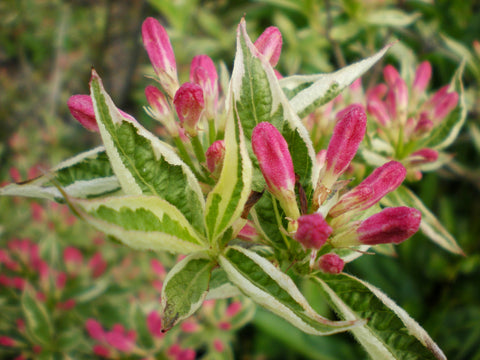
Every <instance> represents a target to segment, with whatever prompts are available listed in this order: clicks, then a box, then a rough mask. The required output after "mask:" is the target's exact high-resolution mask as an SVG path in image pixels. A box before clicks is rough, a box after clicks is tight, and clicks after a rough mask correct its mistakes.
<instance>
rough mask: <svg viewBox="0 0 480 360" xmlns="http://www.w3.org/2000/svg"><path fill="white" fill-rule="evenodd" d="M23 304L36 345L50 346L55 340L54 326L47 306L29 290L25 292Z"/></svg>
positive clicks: (30, 332)
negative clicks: (53, 339)
mask: <svg viewBox="0 0 480 360" xmlns="http://www.w3.org/2000/svg"><path fill="white" fill-rule="evenodd" d="M21 303H22V309H23V313H24V315H25V320H26V323H27V331H28V334H29V335H30V336H31V337H32V338H33V340H34V341H35V342H36V343H38V344H40V345H49V344H50V343H51V341H52V338H53V325H52V320H51V319H50V316H49V314H48V312H47V309H46V308H45V304H43V303H42V302H40V301H38V300H37V299H35V297H34V296H33V294H32V293H31V291H29V290H26V291H24V292H23V294H22V298H21Z"/></svg>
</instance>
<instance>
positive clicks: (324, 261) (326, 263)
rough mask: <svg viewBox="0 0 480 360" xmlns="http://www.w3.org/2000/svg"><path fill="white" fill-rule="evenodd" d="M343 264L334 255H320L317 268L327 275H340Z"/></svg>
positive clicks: (340, 259) (341, 260) (339, 258)
mask: <svg viewBox="0 0 480 360" xmlns="http://www.w3.org/2000/svg"><path fill="white" fill-rule="evenodd" d="M344 266H345V262H344V261H343V259H342V258H341V257H340V256H338V255H337V254H335V253H329V254H325V255H322V256H321V257H320V259H319V260H318V267H319V268H320V270H322V271H323V272H325V273H327V274H340V273H341V272H342V271H343V267H344Z"/></svg>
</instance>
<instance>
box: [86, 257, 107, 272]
mask: <svg viewBox="0 0 480 360" xmlns="http://www.w3.org/2000/svg"><path fill="white" fill-rule="evenodd" d="M88 267H89V268H90V270H91V272H92V276H93V277H94V278H97V277H99V276H100V275H102V274H103V273H104V272H105V270H106V268H107V263H106V262H105V260H103V257H102V254H101V253H99V252H97V253H96V254H95V255H93V256H92V258H91V259H90V261H89V262H88Z"/></svg>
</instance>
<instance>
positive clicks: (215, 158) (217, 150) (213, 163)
mask: <svg viewBox="0 0 480 360" xmlns="http://www.w3.org/2000/svg"><path fill="white" fill-rule="evenodd" d="M205 157H206V158H207V168H208V170H209V171H210V172H211V173H212V174H214V175H219V174H220V171H222V167H223V159H224V157H225V141H224V140H217V141H215V142H213V144H212V145H210V147H209V148H208V149H207V152H206V153H205Z"/></svg>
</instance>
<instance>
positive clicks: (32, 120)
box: [0, 0, 480, 360]
mask: <svg viewBox="0 0 480 360" xmlns="http://www.w3.org/2000/svg"><path fill="white" fill-rule="evenodd" d="M244 15H246V20H247V25H248V31H249V34H250V36H251V37H252V38H256V36H258V35H259V34H260V33H261V32H262V31H263V30H264V29H265V28H266V27H268V26H271V25H275V26H277V27H278V28H279V29H280V30H281V32H282V35H283V41H284V47H283V50H282V56H281V58H280V62H279V65H278V66H277V69H278V70H279V71H280V72H281V73H282V74H284V75H291V74H297V73H299V74H302V73H303V74H309V73H319V72H330V71H333V70H335V69H338V68H340V67H342V66H344V65H346V64H350V63H352V62H355V61H357V60H359V59H361V58H363V57H366V56H368V55H371V54H373V53H374V52H375V51H378V50H379V49H380V48H381V47H382V46H383V45H385V44H386V43H388V42H391V41H392V40H394V39H397V40H398V43H397V44H396V45H395V46H394V48H393V49H392V50H391V51H390V52H389V53H388V54H387V56H386V57H385V58H384V59H383V60H382V63H380V64H378V65H377V66H376V67H375V68H373V69H372V70H371V71H369V72H368V74H367V75H365V76H364V77H363V79H362V80H363V83H364V85H365V86H367V85H368V84H375V83H376V82H378V81H381V76H382V68H383V66H385V64H387V63H390V64H393V65H395V66H396V67H398V68H401V67H402V66H403V67H407V66H409V65H411V64H415V63H418V62H421V61H423V60H428V61H430V62H431V64H432V66H433V80H432V84H431V87H432V88H434V89H436V88H439V87H440V86H442V85H444V84H447V83H448V82H449V81H450V79H451V77H452V76H453V74H454V72H455V70H456V69H457V67H458V66H459V64H460V62H461V61H462V60H463V61H465V62H466V70H465V73H464V78H463V81H464V86H465V89H466V100H467V106H468V111H469V112H468V117H467V122H466V124H465V126H464V128H463V130H462V132H461V133H460V136H459V137H458V139H457V140H456V142H455V143H454V144H453V145H452V146H451V147H450V148H449V152H450V153H452V154H454V158H453V161H452V162H451V163H450V164H448V165H447V166H445V167H444V168H443V169H441V170H440V171H438V172H435V173H428V174H425V175H424V177H423V179H422V180H421V181H419V182H418V183H414V184H412V185H411V188H413V190H414V191H415V192H416V193H417V195H418V196H419V197H420V198H421V199H422V200H423V201H424V203H425V204H426V205H427V206H428V207H429V208H430V209H431V210H432V211H433V212H434V213H435V214H436V215H437V217H438V218H439V219H440V221H441V222H442V223H443V225H444V226H445V227H446V228H447V229H448V230H449V231H450V232H451V234H452V235H453V236H454V237H455V238H456V239H457V241H458V243H459V245H460V246H461V247H462V249H463V250H464V252H465V254H466V256H458V255H452V254H449V253H447V252H446V251H445V250H443V249H441V248H440V247H438V246H436V245H434V244H433V243H432V242H430V241H429V240H428V239H427V238H426V237H425V236H423V235H422V234H417V235H415V236H414V237H413V238H412V239H410V240H408V241H406V242H405V243H403V244H401V245H400V246H398V248H397V250H398V254H397V255H398V256H397V257H393V258H392V257H387V256H383V255H376V256H363V257H361V258H360V259H359V260H357V261H355V262H354V263H351V264H349V265H348V266H347V268H346V271H348V272H351V273H353V274H356V275H358V276H360V277H362V278H364V279H366V280H367V281H369V282H371V283H373V284H374V285H376V286H378V287H379V288H381V289H383V290H384V291H385V292H386V293H387V294H388V295H389V296H390V297H391V298H392V299H394V300H395V301H396V302H397V303H398V304H399V305H400V306H402V307H403V308H405V309H406V310H407V311H408V312H409V314H410V315H411V316H412V317H413V318H415V319H416V320H417V321H418V322H419V323H420V324H421V325H422V326H423V327H424V328H425V329H426V330H427V331H428V332H429V333H430V334H431V336H432V337H433V339H434V340H435V341H436V342H437V343H438V344H439V345H440V347H441V348H442V349H443V350H444V352H445V353H446V355H447V357H448V358H449V359H465V360H475V359H480V221H479V219H480V43H478V42H477V41H480V4H479V3H478V2H475V1H473V0H472V1H449V0H439V1H433V0H431V1H429V0H424V1H421V0H417V1H414V0H410V1H409V0H397V1H393V0H392V1H389V0H368V1H361V0H325V1H320V0H317V1H315V0H258V1H226V0H219V1H208V0H205V1H199V0H183V1H175V0H149V1H146V0H132V1H127V0H123V1H114V0H96V1H91V0H69V1H67V0H64V1H61V0H2V1H1V2H0V24H1V26H0V182H11V181H21V180H26V179H28V178H31V177H33V176H36V175H39V174H41V173H42V171H44V170H46V169H49V168H50V167H52V166H54V165H55V164H57V163H58V162H60V161H61V160H63V159H65V158H67V157H69V156H72V155H74V154H76V153H78V152H81V151H85V150H88V149H90V148H92V147H94V146H95V145H99V144H100V139H99V137H98V136H97V135H96V134H93V133H90V132H87V131H86V130H85V129H84V128H82V127H81V126H80V125H79V124H78V123H77V122H76V121H75V120H74V119H73V117H72V116H71V115H70V114H69V111H68V108H67V105H66V102H67V100H68V98H69V96H71V95H73V94H87V93H88V81H89V75H90V69H91V67H92V66H94V67H95V69H96V70H97V71H98V73H99V74H100V75H101V76H102V78H103V81H104V84H105V87H106V89H107V91H108V92H109V93H110V94H111V96H112V98H113V99H114V101H115V103H116V104H117V106H118V107H119V108H121V109H122V110H124V111H126V112H128V113H130V114H132V115H133V116H135V117H136V118H137V119H139V121H140V122H142V123H143V124H144V125H145V126H146V127H147V128H150V129H152V130H155V126H156V124H154V123H153V121H152V120H150V119H149V118H148V117H147V116H146V115H145V113H144V111H143V109H142V107H143V106H145V105H146V100H145V98H144V92H143V91H144V88H145V86H146V85H148V84H149V83H150V81H151V80H149V79H148V77H147V76H146V75H149V74H152V69H151V68H150V65H149V62H148V58H147V56H146V53H145V51H144V49H143V46H142V44H141V36H140V28H141V24H142V21H143V20H144V18H145V17H147V16H153V17H156V18H157V19H159V20H160V21H161V22H162V24H163V25H164V26H165V27H166V28H167V31H168V33H169V35H170V37H171V41H172V45H173V48H174V51H175V56H176V59H177V64H178V67H179V73H180V77H181V80H183V81H185V80H186V79H187V76H188V68H189V64H190V61H191V59H192V58H193V56H195V55H198V54H208V55H209V56H210V57H212V59H213V60H214V61H215V62H216V63H218V62H221V61H222V62H224V64H225V65H226V67H227V68H229V69H231V67H232V64H233V56H234V49H235V46H234V44H235V29H236V26H237V24H238V22H239V20H240V19H241V17H242V16H244ZM15 239H29V241H31V243H35V244H38V245H39V247H40V252H41V254H42V256H43V257H44V258H45V261H46V262H47V263H48V264H49V266H50V268H54V267H55V266H57V265H58V266H60V267H62V266H67V264H63V265H62V264H60V263H61V258H62V254H64V250H65V248H67V247H70V246H75V247H77V248H78V249H80V250H81V251H82V253H83V256H84V259H85V266H87V260H86V259H91V258H93V257H94V256H95V255H96V254H100V255H101V257H102V259H103V261H104V262H105V269H106V270H104V272H105V273H106V275H105V276H103V277H101V280H102V281H104V282H106V283H107V285H105V287H104V288H102V289H98V286H96V285H95V284H96V283H97V280H95V277H94V276H93V275H92V274H93V273H92V274H90V275H89V276H90V278H88V276H87V277H86V278H85V279H84V282H85V284H84V285H85V286H84V288H82V289H81V290H82V291H87V290H86V289H87V288H88V286H90V287H92V288H94V289H95V291H97V292H96V293H95V296H93V295H92V297H91V298H88V301H85V302H84V303H83V304H81V303H80V302H78V301H77V304H76V306H75V311H74V313H73V314H72V313H71V312H70V313H69V315H65V314H64V313H62V312H58V313H52V314H53V315H51V316H50V317H51V319H50V320H49V321H50V325H51V326H52V331H53V334H54V335H53V338H55V341H53V342H52V344H53V345H49V346H50V347H48V346H43V348H42V347H40V349H39V348H37V349H36V350H35V348H34V347H35V343H34V342H28V341H25V347H24V350H25V354H33V355H31V356H33V358H37V357H38V358H41V357H42V358H43V357H44V358H50V357H48V356H53V355H52V354H56V355H55V356H57V355H58V356H59V358H60V357H64V358H71V359H77V358H83V357H86V358H90V357H88V351H87V350H86V349H90V348H91V347H92V342H91V339H90V338H89V337H88V334H87V332H86V330H85V329H84V328H83V322H84V320H85V319H86V318H87V317H92V316H93V317H95V316H97V318H98V319H102V323H103V324H106V325H105V326H111V324H114V323H117V322H120V323H121V322H124V325H125V326H128V321H129V320H128V319H126V315H125V314H126V310H125V309H126V307H129V306H131V304H132V299H139V298H140V299H141V298H142V293H143V292H147V290H146V288H149V287H151V285H152V281H153V280H152V275H151V273H149V271H150V268H149V267H148V264H150V261H151V260H152V259H153V258H155V255H154V254H140V253H136V252H133V251H131V250H129V249H125V248H123V247H120V246H117V245H116V244H114V243H112V242H110V241H107V240H106V239H103V238H102V237H101V236H100V235H99V234H97V233H96V232H95V231H93V230H91V229H88V228H86V226H85V225H84V224H81V223H80V222H79V221H77V220H75V218H72V216H71V215H70V214H69V213H68V210H67V209H66V208H65V207H63V206H56V205H52V204H51V203H48V202H43V201H38V200H24V199H12V198H1V199H0V249H8V248H9V245H8V244H9V243H11V242H12V240H15ZM165 261H166V262H168V260H165ZM59 264H60V265H59ZM88 264H90V263H88ZM92 266H93V265H92ZM91 269H92V268H91ZM132 269H134V270H135V271H137V270H138V271H137V272H136V273H135V272H134V271H133V272H132ZM6 271H7V269H6V267H5V265H4V264H3V265H2V264H0V272H2V273H5V272H6ZM92 271H93V270H92ZM126 274H137V276H134V275H131V276H130V277H129V276H127V275H126ZM35 276H36V275H35V274H27V275H25V279H26V280H27V282H28V283H30V284H31V285H32V286H34V287H35V286H37V287H39V288H41V289H43V291H44V292H48V291H50V292H55V291H54V289H52V288H48V286H47V285H45V284H42V280H41V279H38V276H37V277H35ZM87 278H88V279H90V280H88V279H87ZM72 286H73V285H72ZM95 286H96V287H95ZM47 288H48V289H47ZM45 289H46V290H45ZM37 290H38V289H37ZM72 291H73V293H71V294H67V295H65V296H66V297H69V298H75V297H79V296H80V295H79V294H80V293H75V291H80V290H78V289H77V290H72ZM305 291H306V292H307V294H308V296H309V297H310V299H311V300H312V301H315V299H316V298H318V296H319V294H318V293H317V292H316V290H315V289H313V288H308V287H307V288H306V289H305ZM82 294H83V293H82ZM57 295H58V294H57ZM57 295H55V296H57ZM157 295H158V294H157ZM55 296H53V295H52V297H51V299H53V300H52V301H54V302H55V304H57V303H59V302H61V301H64V302H65V301H66V298H62V299H60V298H58V296H57V297H55ZM62 296H63V295H62ZM47 298H48V299H50V298H49V297H48V294H47ZM120 299H124V300H120ZM48 301H50V300H48ZM48 301H47V305H46V306H47V308H49V306H53V305H51V302H48ZM122 301H124V302H122ZM318 301H319V302H321V300H320V299H318ZM16 302H17V305H16ZM24 303H25V298H24V297H23V298H22V295H21V292H20V291H14V290H12V289H9V288H8V287H7V286H6V285H5V284H3V285H2V284H0V308H2V310H1V311H0V335H4V334H11V333H12V331H13V332H14V336H17V335H18V334H17V333H15V331H16V330H12V326H14V324H16V322H15V321H16V320H18V319H19V318H22V316H25V313H26V312H28V309H27V308H25V305H24ZM20 304H23V305H22V306H20ZM5 310H10V311H5ZM56 311H57V310H56ZM128 311H129V312H130V310H128ZM17 325H18V324H17ZM73 328H75V329H76V330H75V331H74V332H73V331H72V329H73ZM17 330H18V326H17ZM55 334H57V335H55ZM60 334H68V339H67V340H69V342H68V346H67V345H65V347H61V346H63V345H61V346H60V345H59V344H60V340H59V338H62V336H63V335H60ZM18 336H19V338H21V334H20V335H18ZM203 336H209V335H208V333H204V334H203ZM65 337H67V336H65ZM199 337H201V336H200V335H199ZM67 340H65V341H67ZM198 341H199V342H197V343H194V345H192V346H193V347H197V348H198V347H200V351H199V352H197V354H199V355H198V356H199V357H200V356H202V354H207V353H208V349H207V348H205V346H206V345H201V346H200V345H198V346H197V345H196V344H200V343H201V341H200V340H198ZM225 341H228V342H229V343H230V344H231V345H232V348H233V352H232V354H233V356H234V357H235V358H238V359H362V358H366V357H367V356H366V355H365V354H364V353H363V351H362V350H361V348H360V347H359V346H358V345H357V344H356V343H355V342H354V341H353V339H352V338H351V337H350V336H349V335H335V336H331V337H326V338H316V337H311V336H308V335H305V334H303V333H301V332H299V331H298V330H296V329H295V328H293V327H292V326H290V325H288V324H287V323H286V322H284V321H283V320H281V319H279V318H277V317H275V316H273V315H271V314H270V313H268V312H265V311H262V310H260V309H257V311H256V314H255V316H254V318H253V320H252V321H251V322H250V323H249V324H248V325H246V326H243V327H240V326H238V329H237V328H235V329H234V331H233V330H232V334H231V336H230V337H229V338H228V340H225ZM62 344H63V343H62ZM82 345H83V347H82ZM202 346H203V347H202ZM45 349H47V350H48V349H50V350H48V351H47V350H45ZM59 349H60V350H59ZM206 349H207V350H206ZM10 350H11V349H9V348H7V347H2V346H1V345H0V358H4V359H10V358H14V356H15V352H11V351H10ZM35 354H36V355H35ZM232 354H230V355H232ZM17 355H18V354H17ZM51 358H53V357H51ZM127 358H128V357H127Z"/></svg>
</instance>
